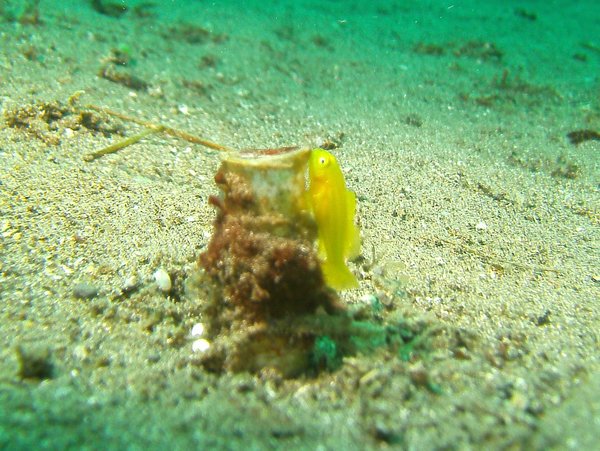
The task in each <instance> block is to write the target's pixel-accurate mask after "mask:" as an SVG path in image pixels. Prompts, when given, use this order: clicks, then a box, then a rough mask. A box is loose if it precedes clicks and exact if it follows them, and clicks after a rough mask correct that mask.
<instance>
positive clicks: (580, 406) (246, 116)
mask: <svg viewBox="0 0 600 451" xmlns="http://www.w3.org/2000/svg"><path fill="white" fill-rule="evenodd" d="M122 4H126V5H127V9H126V10H123V9H122V8H121V7H120V5H122ZM0 15H1V19H2V22H1V23H0V108H1V110H2V111H1V121H0V163H1V164H0V337H1V338H0V340H1V346H0V448H2V449H173V450H179V449H182V450H183V449H186V450H188V449H232V450H233V449H240V448H244V449H248V450H255V449H256V450H259V449H260V450H265V449H282V448H287V449H311V450H315V449H321V450H325V449H327V450H329V449H331V450H342V449H343V450H367V449H412V450H427V449H577V450H579V449H590V450H591V449H598V446H599V445H598V444H599V443H600V351H599V349H600V347H599V335H598V331H599V330H600V295H599V291H600V246H599V245H600V231H599V220H600V195H599V192H598V188H599V183H600V159H599V151H600V142H598V135H597V133H598V132H600V78H599V76H600V40H598V29H600V8H599V7H598V4H597V2H594V1H591V0H587V1H579V2H567V1H555V2H547V3H543V2H542V3H540V2H518V4H517V3H516V2H515V3H514V4H511V5H510V6H507V5H506V3H505V2H499V1H498V2H483V3H482V2H476V1H474V0H465V1H459V2H454V3H451V4H449V3H444V2H439V1H437V2H436V1H419V2H400V1H392V0H387V1H379V2H367V1H358V0H350V1H343V2H341V1H312V0H300V1H274V2H259V1H248V2H234V1H222V2H207V1H192V0H188V1H184V0H178V1H164V2H158V1H156V2H145V1H138V2H134V1H127V2H121V1H119V2H111V1H95V2H87V1H77V0H67V1H61V2H58V1H51V0H41V1H40V2H39V4H38V2H35V1H24V2H15V1H0ZM90 105H91V106H97V107H102V108H110V109H111V110H114V111H117V112H120V113H122V114H125V115H127V116H131V117H134V118H137V119H139V120H144V121H151V122H153V123H161V124H163V125H164V126H168V127H173V128H176V129H178V130H185V131H187V132H189V133H192V134H194V135H198V136H201V137H204V138H207V139H210V140H212V141H214V142H217V143H220V144H223V145H225V146H228V147H231V148H235V149H247V148H273V147H279V146H286V145H299V146H318V145H323V144H324V143H328V144H329V145H330V146H331V147H335V149H334V150H332V152H333V153H334V154H335V155H336V157H337V159H338V161H339V162H340V165H341V167H342V168H343V170H344V173H345V175H346V180H347V183H348V185H349V187H350V189H352V190H353V191H355V192H356V194H357V199H358V213H357V220H358V222H359V223H360V226H361V230H362V239H363V244H362V250H363V257H362V259H360V260H358V261H357V262H354V263H351V269H352V270H353V272H354V273H355V274H357V276H358V277H359V279H360V288H359V289H357V290H349V291H346V292H342V293H340V296H341V298H342V301H343V302H344V303H345V304H346V305H347V306H348V308H350V309H366V310H370V309H371V307H372V306H373V303H376V304H377V305H379V306H381V307H382V308H381V310H380V311H378V312H372V313H366V314H370V315H372V317H373V318H376V319H378V320H381V321H384V320H386V319H388V318H404V320H405V321H406V322H407V324H411V325H413V326H414V327H415V328H419V327H420V328H422V329H423V330H425V329H426V330H428V331H429V332H428V334H429V335H428V337H426V338H425V340H424V344H423V346H422V347H421V348H419V349H416V350H415V354H414V355H413V356H412V358H411V359H408V361H405V360H403V359H400V358H398V357H397V356H395V355H394V354H393V353H391V352H390V351H388V350H384V349H382V350H381V351H380V352H374V353H372V354H370V355H362V354H359V355H355V356H352V357H348V358H346V359H345V360H344V362H343V364H342V366H341V367H340V368H339V369H337V370H336V371H333V372H324V373H320V374H319V375H318V376H316V377H309V376H306V377H300V378H295V379H289V380H284V379H281V378H279V377H277V375H274V374H268V373H267V374H261V375H251V374H221V375H217V374H211V373H208V372H206V371H205V370H203V369H202V368H201V367H200V366H198V365H196V364H195V356H194V352H193V351H192V342H193V341H194V338H193V337H192V335H191V330H192V327H193V326H194V324H196V323H198V322H201V318H200V316H199V312H200V311H201V304H202V299H198V298H194V297H193V296H191V295H190V294H189V292H187V291H186V290H185V284H186V280H188V278H189V277H190V276H191V275H192V274H194V272H195V271H197V257H198V255H199V254H200V253H201V252H202V250H203V249H204V247H205V246H206V244H207V242H208V240H209V239H210V235H211V230H212V222H213V220H214V217H215V210H214V208H213V207H211V206H210V205H209V203H208V197H209V196H210V195H212V194H216V193H217V188H216V185H215V184H214V182H213V176H214V174H215V172H216V169H217V167H218V165H219V152H218V151H216V150H211V149H207V148H205V147H203V146H200V145H196V144H193V143H190V142H188V141H185V140H183V139H180V138H177V137H174V136H170V135H168V134H164V133H162V134H155V135H152V136H148V137H146V138H145V139H143V140H142V141H140V142H139V143H136V144H133V145H131V146H129V147H126V148H123V149H121V150H119V151H117V152H115V153H114V154H110V155H105V156H103V157H101V158H98V159H96V160H93V161H86V159H85V156H86V155H89V154H90V153H92V152H94V151H97V150H98V149H101V148H103V147H105V146H108V145H110V144H113V143H116V142H119V141H120V140H122V139H124V138H125V137H129V136H133V135H135V134H136V133H140V132H142V131H143V129H144V127H143V126H140V125H139V124H136V123H134V122H131V121H125V120H121V119H119V118H117V117H115V116H112V115H109V114H106V113H105V112H102V111H101V110H99V109H97V108H96V109H92V107H90ZM578 130H588V131H589V133H587V135H588V136H589V137H591V138H592V139H589V140H585V141H583V142H581V143H579V144H573V143H572V142H570V141H569V139H568V137H567V135H568V134H569V133H571V132H573V131H578ZM594 133H596V134H594ZM594 137H595V138H596V139H593V138H594ZM158 270H163V271H166V272H167V273H168V274H169V277H170V278H171V281H172V285H173V287H172V289H171V290H170V291H169V292H168V293H165V292H164V291H161V289H160V288H159V287H158V286H157V284H156V282H155V278H154V275H155V274H156V272H157V271H158Z"/></svg>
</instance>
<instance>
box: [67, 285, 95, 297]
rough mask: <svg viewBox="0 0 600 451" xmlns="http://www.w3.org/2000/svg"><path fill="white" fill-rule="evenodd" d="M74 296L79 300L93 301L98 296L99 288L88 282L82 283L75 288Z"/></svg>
mask: <svg viewBox="0 0 600 451" xmlns="http://www.w3.org/2000/svg"><path fill="white" fill-rule="evenodd" d="M73 296H75V297H76V298H77V299H93V298H95V297H96V296H98V288H97V287H95V286H94V285H92V284H90V283H87V282H80V283H78V284H77V285H75V286H74V287H73Z"/></svg>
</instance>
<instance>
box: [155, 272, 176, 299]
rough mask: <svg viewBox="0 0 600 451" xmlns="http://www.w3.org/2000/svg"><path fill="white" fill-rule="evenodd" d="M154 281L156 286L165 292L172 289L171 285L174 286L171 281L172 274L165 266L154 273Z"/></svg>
mask: <svg viewBox="0 0 600 451" xmlns="http://www.w3.org/2000/svg"><path fill="white" fill-rule="evenodd" d="M154 281H155V282H156V286H158V289H159V290H160V291H162V292H163V293H168V292H169V291H171V287H172V286H173V285H172V283H171V276H170V275H169V273H168V272H167V271H165V269H164V268H159V269H157V270H156V272H155V273H154Z"/></svg>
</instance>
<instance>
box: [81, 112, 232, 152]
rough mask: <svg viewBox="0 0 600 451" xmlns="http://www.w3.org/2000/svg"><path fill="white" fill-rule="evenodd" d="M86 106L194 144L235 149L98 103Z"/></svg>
mask: <svg viewBox="0 0 600 451" xmlns="http://www.w3.org/2000/svg"><path fill="white" fill-rule="evenodd" d="M86 108H89V109H91V110H95V111H98V112H101V113H106V114H108V115H110V116H114V117H118V118H119V119H122V120H124V121H127V122H133V123H135V124H139V125H143V126H144V127H148V128H152V129H157V128H161V130H160V131H162V132H165V133H167V134H168V135H171V136H175V137H177V138H181V139H183V140H185V141H188V142H191V143H194V144H200V145H202V146H204V147H208V148H210V149H214V150H220V151H224V152H230V151H232V150H233V149H231V148H230V147H227V146H223V145H221V144H217V143H215V142H212V141H209V140H208V139H204V138H200V137H199V136H194V135H192V134H190V133H187V132H184V131H183V130H178V129H176V128H172V127H167V126H166V125H161V124H155V123H154V122H149V121H145V120H142V119H137V118H135V117H132V116H128V115H126V114H122V113H119V112H118V111H113V110H110V109H108V108H103V107H100V106H96V105H86Z"/></svg>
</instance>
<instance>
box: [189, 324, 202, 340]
mask: <svg viewBox="0 0 600 451" xmlns="http://www.w3.org/2000/svg"><path fill="white" fill-rule="evenodd" d="M203 334H204V324H202V323H196V324H194V325H193V326H192V332H191V335H192V337H201V336H202V335H203Z"/></svg>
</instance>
